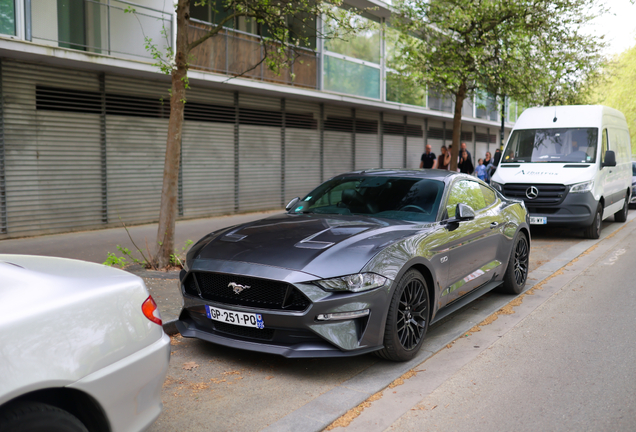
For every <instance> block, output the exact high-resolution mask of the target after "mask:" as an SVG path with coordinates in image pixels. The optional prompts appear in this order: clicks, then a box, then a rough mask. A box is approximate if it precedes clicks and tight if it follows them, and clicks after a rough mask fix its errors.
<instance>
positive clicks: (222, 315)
mask: <svg viewBox="0 0 636 432" xmlns="http://www.w3.org/2000/svg"><path fill="white" fill-rule="evenodd" d="M205 312H206V314H207V316H208V318H210V319H213V320H215V321H221V322H224V323H228V324H234V325H240V326H243V327H255V328H259V329H262V328H265V323H264V322H263V316H262V315H261V314H257V313H246V312H236V311H230V310H225V309H221V308H217V307H213V306H208V305H205Z"/></svg>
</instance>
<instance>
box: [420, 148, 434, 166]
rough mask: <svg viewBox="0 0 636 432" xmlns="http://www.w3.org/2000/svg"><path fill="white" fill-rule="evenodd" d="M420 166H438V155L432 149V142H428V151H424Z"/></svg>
mask: <svg viewBox="0 0 636 432" xmlns="http://www.w3.org/2000/svg"><path fill="white" fill-rule="evenodd" d="M420 168H427V169H428V168H433V169H435V168H437V157H436V156H435V153H433V152H432V151H431V145H430V144H426V151H425V152H424V153H422V159H421V162H420Z"/></svg>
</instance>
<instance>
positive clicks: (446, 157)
mask: <svg viewBox="0 0 636 432" xmlns="http://www.w3.org/2000/svg"><path fill="white" fill-rule="evenodd" d="M450 160H451V155H450V150H448V149H447V148H446V146H444V145H443V146H442V154H441V155H440V156H439V159H438V164H437V168H439V169H443V170H447V169H448V167H449V166H450Z"/></svg>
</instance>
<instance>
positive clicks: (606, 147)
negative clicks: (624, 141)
mask: <svg viewBox="0 0 636 432" xmlns="http://www.w3.org/2000/svg"><path fill="white" fill-rule="evenodd" d="M608 141H609V140H608V139H607V129H603V137H602V142H601V163H605V152H606V151H607V150H609V143H608Z"/></svg>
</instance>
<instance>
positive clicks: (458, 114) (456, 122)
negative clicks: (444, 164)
mask: <svg viewBox="0 0 636 432" xmlns="http://www.w3.org/2000/svg"><path fill="white" fill-rule="evenodd" d="M464 99H466V84H462V85H460V86H459V89H458V90H457V93H455V113H454V115H453V148H452V151H451V160H450V170H451V171H457V158H458V157H459V144H460V139H461V136H462V135H461V133H462V107H463V106H464Z"/></svg>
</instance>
